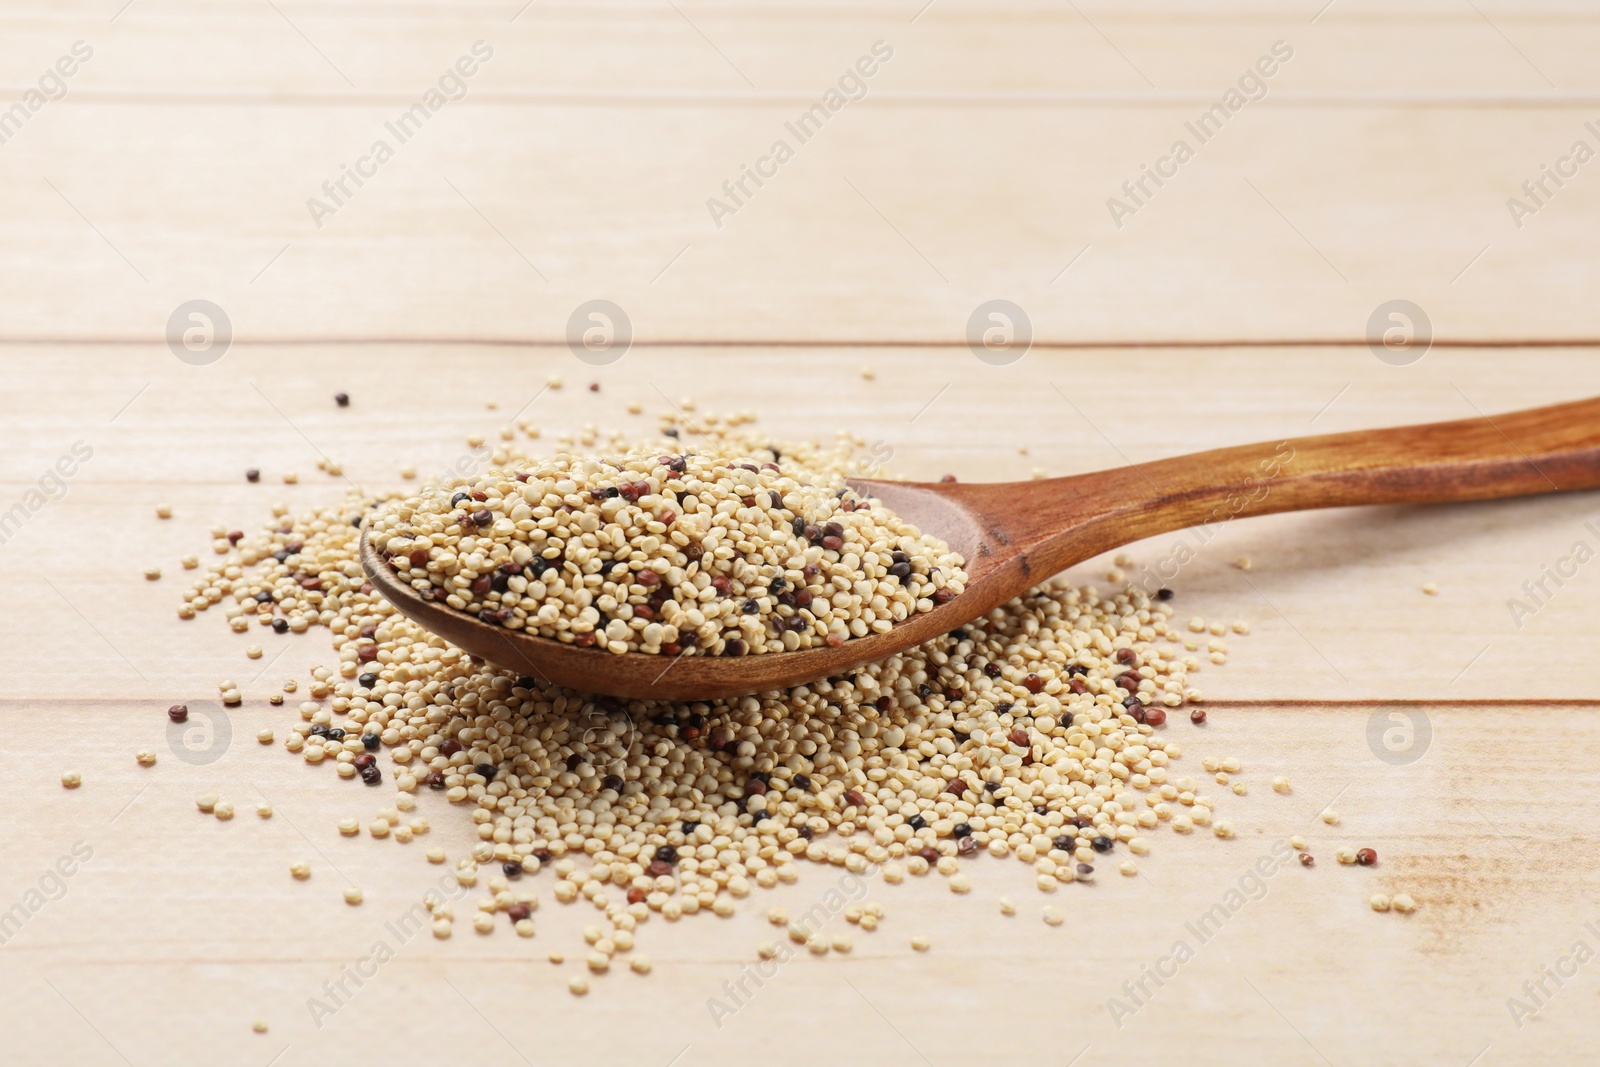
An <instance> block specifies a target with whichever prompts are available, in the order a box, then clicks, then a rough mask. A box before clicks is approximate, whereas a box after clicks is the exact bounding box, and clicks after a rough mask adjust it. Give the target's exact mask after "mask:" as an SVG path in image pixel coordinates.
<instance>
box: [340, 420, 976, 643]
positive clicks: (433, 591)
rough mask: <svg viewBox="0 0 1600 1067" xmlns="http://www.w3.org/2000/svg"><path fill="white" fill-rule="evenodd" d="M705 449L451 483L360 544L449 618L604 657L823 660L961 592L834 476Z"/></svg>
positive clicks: (900, 530)
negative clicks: (825, 651)
mask: <svg viewBox="0 0 1600 1067" xmlns="http://www.w3.org/2000/svg"><path fill="white" fill-rule="evenodd" d="M736 443H737V442H727V444H736ZM717 444H718V443H717V442H715V441H709V442H706V447H703V448H694V449H690V450H687V451H684V452H682V453H679V452H669V453H662V452H661V451H660V449H659V448H646V449H636V450H634V451H632V452H629V453H625V454H622V455H608V456H606V457H604V458H600V457H593V456H583V455H573V454H571V453H563V454H560V455H558V456H556V457H555V458H554V459H552V460H549V461H546V462H542V463H535V462H528V463H523V464H518V465H516V466H514V467H507V468H502V469H497V470H491V471H489V472H488V473H486V474H484V475H482V476H479V477H474V478H465V479H458V480H452V481H451V482H449V483H447V484H446V485H444V486H442V487H437V488H428V489H425V490H424V491H423V492H422V493H421V494H419V495H417V496H413V497H409V498H407V499H405V500H401V501H396V502H393V503H391V504H389V505H387V506H385V507H383V508H380V509H378V510H377V511H376V512H375V513H374V514H373V516H372V519H371V523H370V526H369V527H368V529H369V538H370V541H371V543H372V545H373V547H374V548H375V549H376V550H377V551H379V552H380V553H383V554H384V556H385V558H386V559H387V560H388V563H389V566H390V567H391V568H393V569H394V571H395V572H396V573H397V574H398V575H399V576H400V578H401V579H402V580H406V581H409V583H410V584H411V586H412V587H413V588H414V589H416V590H417V591H418V592H419V593H422V594H424V595H425V596H430V597H432V598H433V599H435V600H437V601H439V602H441V603H444V604H447V605H449V606H450V607H452V608H454V609H456V610H457V611H463V612H469V613H471V614H473V615H476V616H477V617H478V618H480V619H482V620H483V621H484V622H487V623H491V624H494V625H499V626H503V627H505V628H506V629H508V630H521V631H525V632H528V633H533V634H537V635H539V636H541V637H548V638H554V639H556V640H558V641H562V642H565V643H568V644H575V645H578V646H582V647H592V648H596V649H599V650H602V651H610V652H617V653H621V652H644V653H650V654H662V655H668V656H677V655H680V654H682V655H695V654H700V655H733V656H739V655H746V654H751V655H754V654H760V653H767V652H786V651H787V652H793V651H796V650H798V649H806V648H814V647H818V646H822V645H826V646H828V647H833V648H837V647H839V646H840V645H843V644H844V643H845V642H846V641H847V640H849V639H850V638H852V637H865V636H866V635H867V634H869V633H882V632H885V631H887V630H889V629H891V628H892V627H893V626H894V624H895V623H897V622H902V621H904V620H905V619H907V618H909V617H910V616H912V615H914V614H918V613H920V612H925V611H931V610H932V609H933V608H934V606H935V605H938V604H944V603H946V602H948V601H949V600H951V599H953V598H954V597H955V596H957V595H959V594H960V593H961V591H962V587H963V583H964V580H965V575H964V574H963V572H962V570H961V564H962V559H961V557H960V556H959V555H957V554H955V553H952V552H951V551H950V549H949V546H947V545H945V544H943V543H942V542H940V541H938V540H937V539H934V538H931V537H927V536H924V535H923V534H921V533H919V532H918V531H917V530H916V529H915V528H914V527H912V526H910V525H908V524H907V523H905V522H903V521H901V520H900V519H898V518H897V517H896V516H894V515H893V514H892V513H890V512H889V511H888V510H887V509H885V508H884V507H883V505H882V504H880V503H878V502H876V501H874V500H870V499H864V498H862V497H859V496H857V495H856V494H855V493H854V492H852V491H851V490H850V489H849V488H847V487H846V485H845V481H844V473H843V472H842V471H840V470H837V469H834V468H830V467H829V466H827V465H826V464H822V465H818V466H815V467H808V466H807V465H806V463H805V462H804V459H803V457H797V456H794V455H793V454H791V455H790V456H789V457H787V458H788V463H787V464H786V465H785V464H783V462H782V461H783V460H784V459H785V458H786V457H785V455H784V452H783V451H782V450H781V449H779V448H774V447H770V446H768V447H763V448H760V449H759V452H752V451H749V450H746V449H734V450H731V451H730V450H726V449H724V448H719V447H717Z"/></svg>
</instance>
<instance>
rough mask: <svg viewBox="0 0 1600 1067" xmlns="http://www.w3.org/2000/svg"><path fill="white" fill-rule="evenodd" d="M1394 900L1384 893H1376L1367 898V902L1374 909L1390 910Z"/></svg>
mask: <svg viewBox="0 0 1600 1067" xmlns="http://www.w3.org/2000/svg"><path fill="white" fill-rule="evenodd" d="M1392 903H1393V901H1391V900H1390V899H1389V897H1388V896H1387V895H1386V894H1384V893H1374V894H1372V896H1370V897H1368V898H1367V904H1368V905H1369V906H1370V907H1371V908H1372V910H1373V911H1388V910H1389V906H1390V904H1392Z"/></svg>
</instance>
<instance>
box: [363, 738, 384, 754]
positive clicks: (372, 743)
mask: <svg viewBox="0 0 1600 1067" xmlns="http://www.w3.org/2000/svg"><path fill="white" fill-rule="evenodd" d="M379 744H380V741H379V738H378V735H377V734H362V735H361V747H362V748H364V749H366V750H367V751H368V752H376V751H378V745H379Z"/></svg>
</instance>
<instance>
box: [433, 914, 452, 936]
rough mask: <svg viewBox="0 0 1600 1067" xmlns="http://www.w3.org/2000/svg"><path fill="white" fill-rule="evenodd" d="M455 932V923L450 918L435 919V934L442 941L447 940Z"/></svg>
mask: <svg viewBox="0 0 1600 1067" xmlns="http://www.w3.org/2000/svg"><path fill="white" fill-rule="evenodd" d="M453 933H455V924H454V923H452V922H451V921H450V920H449V919H435V920H433V936H434V937H436V938H438V939H439V940H440V941H444V940H446V939H447V938H449V936H450V935H451V934H453Z"/></svg>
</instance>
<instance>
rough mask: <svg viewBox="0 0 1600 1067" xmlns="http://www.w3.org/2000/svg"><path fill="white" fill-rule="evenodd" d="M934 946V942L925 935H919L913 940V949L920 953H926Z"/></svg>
mask: <svg viewBox="0 0 1600 1067" xmlns="http://www.w3.org/2000/svg"><path fill="white" fill-rule="evenodd" d="M932 946H933V942H931V941H929V940H928V938H927V937H926V936H925V935H923V934H918V935H916V936H915V937H913V938H912V939H911V947H912V948H913V949H915V950H916V951H918V952H926V951H928V949H929V948H931V947H932Z"/></svg>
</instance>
